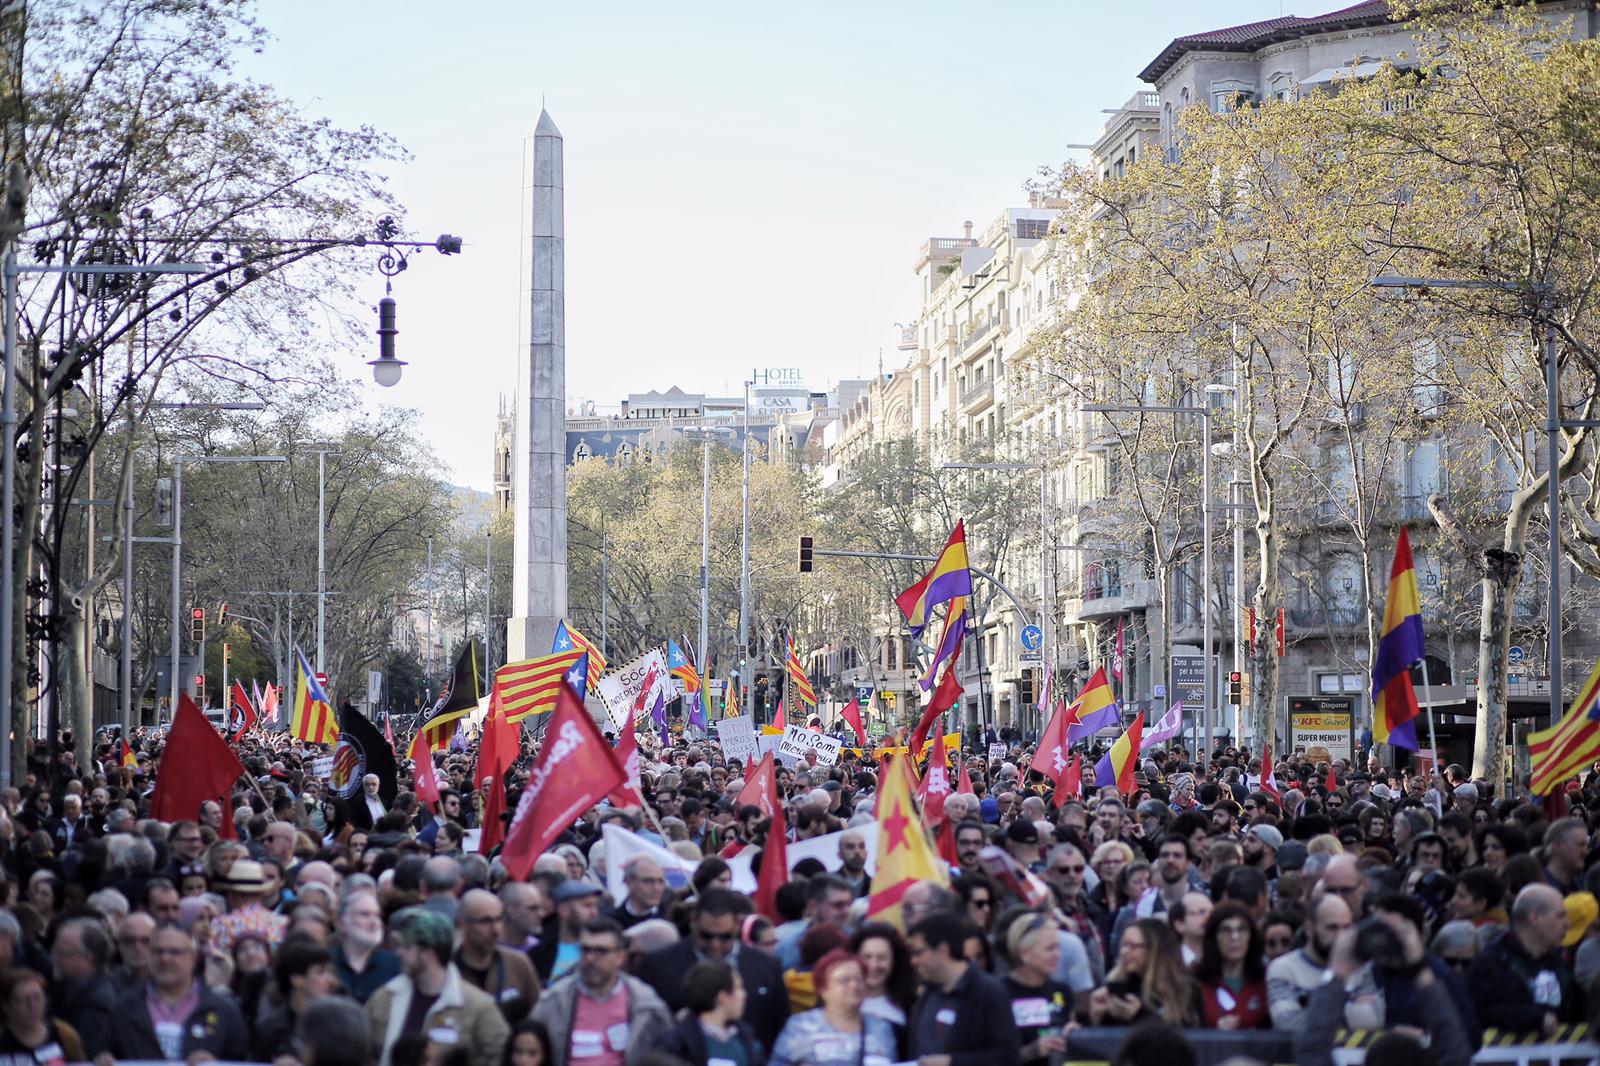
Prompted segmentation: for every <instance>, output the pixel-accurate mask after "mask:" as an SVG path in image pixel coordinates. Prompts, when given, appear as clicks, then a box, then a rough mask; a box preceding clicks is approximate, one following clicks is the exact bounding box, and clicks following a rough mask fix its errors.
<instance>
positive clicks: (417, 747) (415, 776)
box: [410, 729, 439, 807]
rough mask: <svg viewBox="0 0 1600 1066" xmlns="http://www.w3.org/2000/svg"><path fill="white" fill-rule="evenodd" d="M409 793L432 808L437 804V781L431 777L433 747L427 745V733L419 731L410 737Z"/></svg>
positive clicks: (422, 730)
mask: <svg viewBox="0 0 1600 1066" xmlns="http://www.w3.org/2000/svg"><path fill="white" fill-rule="evenodd" d="M410 756H411V791H413V792H415V793H416V794H417V799H419V800H421V801H422V802H423V803H425V804H427V805H428V806H429V807H432V806H433V805H434V804H436V803H438V802H439V781H438V778H436V777H434V775H433V745H431V744H429V743H428V731H427V730H426V729H419V730H417V731H416V732H415V733H414V734H412V737H411V753H410Z"/></svg>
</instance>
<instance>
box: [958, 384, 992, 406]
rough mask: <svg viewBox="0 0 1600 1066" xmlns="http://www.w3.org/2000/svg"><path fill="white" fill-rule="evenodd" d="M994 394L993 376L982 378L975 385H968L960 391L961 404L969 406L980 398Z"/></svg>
mask: <svg viewBox="0 0 1600 1066" xmlns="http://www.w3.org/2000/svg"><path fill="white" fill-rule="evenodd" d="M993 395H994V378H984V379H983V380H982V381H980V382H978V383H977V384H976V385H969V386H968V387H967V388H965V389H963V390H962V391H961V406H962V407H971V406H972V405H973V404H976V403H978V402H980V401H982V400H985V399H987V398H989V397H991V396H993Z"/></svg>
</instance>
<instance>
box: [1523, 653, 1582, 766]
mask: <svg viewBox="0 0 1600 1066" xmlns="http://www.w3.org/2000/svg"><path fill="white" fill-rule="evenodd" d="M1597 717H1600V663H1596V664H1595V667H1594V671H1593V672H1592V673H1591V674H1590V675H1589V680H1587V681H1585V682H1584V683H1583V690H1582V691H1581V692H1579V693H1578V698H1577V699H1575V700H1573V701H1572V706H1571V708H1569V709H1568V711H1567V713H1566V716H1565V717H1563V718H1562V719H1561V721H1559V722H1557V723H1556V724H1555V725H1553V726H1551V727H1550V728H1549V729H1542V730H1540V731H1539V732H1537V733H1529V734H1528V764H1529V769H1531V770H1532V771H1533V779H1532V780H1531V781H1530V782H1529V783H1528V788H1529V790H1530V791H1532V792H1533V794H1534V795H1535V796H1548V795H1549V794H1550V793H1552V792H1554V791H1555V790H1556V788H1557V787H1558V786H1560V785H1561V784H1562V783H1563V782H1565V781H1570V780H1571V779H1572V778H1574V777H1576V776H1578V772H1579V771H1580V770H1582V769H1583V768H1584V767H1585V766H1588V765H1589V764H1590V763H1592V762H1594V761H1595V760H1596V759H1600V721H1597V720H1596V719H1597Z"/></svg>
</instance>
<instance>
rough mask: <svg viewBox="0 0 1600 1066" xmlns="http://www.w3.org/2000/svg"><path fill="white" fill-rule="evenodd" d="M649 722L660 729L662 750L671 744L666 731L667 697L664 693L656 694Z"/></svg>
mask: <svg viewBox="0 0 1600 1066" xmlns="http://www.w3.org/2000/svg"><path fill="white" fill-rule="evenodd" d="M650 720H651V721H652V722H654V723H655V724H656V725H657V726H659V727H660V728H661V746H662V747H663V748H665V747H668V746H670V745H671V744H672V733H671V732H670V731H669V730H668V729H667V697H666V693H665V692H657V693H656V705H655V706H654V707H652V708H650Z"/></svg>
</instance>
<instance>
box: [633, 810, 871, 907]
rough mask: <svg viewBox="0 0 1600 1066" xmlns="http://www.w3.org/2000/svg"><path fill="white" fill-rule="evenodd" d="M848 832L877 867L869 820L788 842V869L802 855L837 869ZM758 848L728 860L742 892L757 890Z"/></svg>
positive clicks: (791, 867)
mask: <svg viewBox="0 0 1600 1066" xmlns="http://www.w3.org/2000/svg"><path fill="white" fill-rule="evenodd" d="M846 833H860V834H861V839H863V840H865V841H866V842H867V873H869V874H870V873H872V872H873V871H874V870H876V869H877V867H878V861H877V855H878V823H877V822H868V823H867V824H866V825H858V826H856V827H855V828H854V829H841V830H839V831H838V832H837V833H826V834H824V835H823V836H820V837H814V838H813V839H811V840H798V841H794V842H792V843H790V845H789V869H791V870H792V869H794V866H795V863H797V862H799V861H800V860H801V859H816V860H817V861H818V862H820V863H822V865H824V866H826V867H827V868H828V869H829V870H834V871H837V870H838V869H839V867H840V866H843V865H844V864H843V863H842V862H840V861H839V838H840V837H842V836H844V835H845V834H846ZM756 851H757V849H756V848H745V849H744V850H743V851H741V852H740V853H739V854H737V855H735V856H734V857H733V858H731V859H729V860H728V868H729V869H731V870H732V871H733V887H734V888H735V889H737V890H738V891H740V892H754V891H755V890H756V878H755V874H754V873H753V872H752V871H751V869H750V862H751V860H752V859H754V858H755V853H756ZM610 864H611V848H610V847H609V846H608V847H607V848H606V869H607V870H608V871H609V870H610V868H611V865H610ZM747 886H748V887H747Z"/></svg>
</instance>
